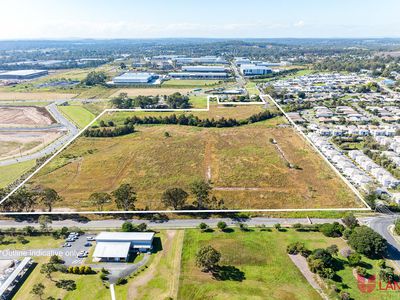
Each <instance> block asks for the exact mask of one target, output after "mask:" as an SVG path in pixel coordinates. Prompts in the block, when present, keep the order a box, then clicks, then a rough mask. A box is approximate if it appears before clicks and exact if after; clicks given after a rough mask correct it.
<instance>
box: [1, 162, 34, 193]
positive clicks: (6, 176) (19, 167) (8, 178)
mask: <svg viewBox="0 0 400 300" xmlns="http://www.w3.org/2000/svg"><path fill="white" fill-rule="evenodd" d="M35 164H36V162H35V160H28V161H24V162H21V163H17V164H14V165H10V166H3V167H0V188H4V187H6V186H8V185H9V184H11V183H13V182H14V181H15V180H17V179H18V178H20V177H21V176H22V175H23V174H24V173H26V172H28V171H29V170H30V169H32V168H33V167H34V166H35Z"/></svg>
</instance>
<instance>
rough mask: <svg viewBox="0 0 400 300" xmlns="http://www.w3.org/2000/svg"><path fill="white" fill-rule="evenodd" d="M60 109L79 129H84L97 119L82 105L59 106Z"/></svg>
mask: <svg viewBox="0 0 400 300" xmlns="http://www.w3.org/2000/svg"><path fill="white" fill-rule="evenodd" d="M58 109H59V110H60V111H61V112H62V113H63V114H64V115H65V116H66V117H67V118H68V119H69V120H71V121H72V122H73V123H75V124H76V125H77V126H78V127H79V128H84V127H85V126H86V125H88V124H89V123H90V122H91V121H92V120H93V119H94V118H95V117H96V116H95V115H94V114H93V113H91V112H90V111H88V110H87V109H86V108H84V107H83V106H82V105H68V106H59V107H58Z"/></svg>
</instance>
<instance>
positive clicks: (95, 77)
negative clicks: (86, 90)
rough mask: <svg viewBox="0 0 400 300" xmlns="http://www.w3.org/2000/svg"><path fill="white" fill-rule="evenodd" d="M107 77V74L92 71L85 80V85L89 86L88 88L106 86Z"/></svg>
mask: <svg viewBox="0 0 400 300" xmlns="http://www.w3.org/2000/svg"><path fill="white" fill-rule="evenodd" d="M106 79H107V75H106V73H104V72H102V71H100V72H96V71H92V72H90V73H89V74H87V76H86V78H85V79H84V80H83V83H84V84H86V85H88V86H93V85H96V84H104V83H105V82H106Z"/></svg>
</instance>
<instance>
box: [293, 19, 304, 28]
mask: <svg viewBox="0 0 400 300" xmlns="http://www.w3.org/2000/svg"><path fill="white" fill-rule="evenodd" d="M304 25H305V23H304V21H303V20H300V21H297V22H296V23H294V24H293V26H294V27H304Z"/></svg>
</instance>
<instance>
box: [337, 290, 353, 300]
mask: <svg viewBox="0 0 400 300" xmlns="http://www.w3.org/2000/svg"><path fill="white" fill-rule="evenodd" d="M339 297H340V300H350V299H351V298H350V294H349V293H348V292H345V291H341V292H340V294H339Z"/></svg>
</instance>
